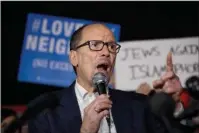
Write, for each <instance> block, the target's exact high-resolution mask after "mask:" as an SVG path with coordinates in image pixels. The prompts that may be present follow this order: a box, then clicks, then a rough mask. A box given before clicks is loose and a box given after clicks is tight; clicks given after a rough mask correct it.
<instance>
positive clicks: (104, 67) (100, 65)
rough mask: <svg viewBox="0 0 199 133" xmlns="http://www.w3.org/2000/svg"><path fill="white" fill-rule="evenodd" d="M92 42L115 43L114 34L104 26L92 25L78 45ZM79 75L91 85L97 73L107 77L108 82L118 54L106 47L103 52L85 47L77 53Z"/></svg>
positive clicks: (83, 33)
mask: <svg viewBox="0 0 199 133" xmlns="http://www.w3.org/2000/svg"><path fill="white" fill-rule="evenodd" d="M90 40H100V41H103V42H113V41H114V42H115V38H114V36H113V33H112V32H111V31H110V30H109V29H107V28H106V27H104V26H103V25H91V26H88V27H86V28H85V29H84V30H83V32H82V38H81V41H80V43H79V44H78V45H81V44H83V43H85V42H87V41H90ZM76 56H77V75H78V76H80V77H81V78H84V79H86V80H87V81H88V82H89V83H91V81H92V77H93V75H94V74H95V73H97V72H102V73H104V74H105V75H106V76H107V79H108V81H109V80H110V77H111V75H112V71H113V68H114V65H115V59H116V53H111V52H109V50H108V47H107V46H106V45H104V47H103V49H102V50H101V51H92V50H90V49H89V46H88V45H86V46H83V47H81V48H79V49H78V50H77V51H76Z"/></svg>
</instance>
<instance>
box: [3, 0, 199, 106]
mask: <svg viewBox="0 0 199 133" xmlns="http://www.w3.org/2000/svg"><path fill="white" fill-rule="evenodd" d="M30 12H32V13H42V14H48V15H54V16H61V17H69V18H75V19H86V20H94V21H102V22H110V23H115V24H120V25H121V35H120V41H127V40H143V39H159V38H174V37H175V38H176V37H190V36H199V3H198V2H192V3H188V2H147V3H146V2H145V3H144V2H126V3H124V2H123V3H120V2H34V3H33V2H1V28H2V30H1V35H2V36H1V39H2V42H1V50H2V51H1V52H2V56H1V57H2V63H1V64H2V66H1V72H2V76H1V79H2V81H1V85H2V86H1V90H2V93H1V94H2V105H11V104H26V103H28V102H29V101H30V100H32V99H34V98H35V97H36V96H38V95H39V94H41V93H44V92H47V91H52V90H56V89H63V88H58V87H53V86H47V85H38V84H31V83H22V82H18V81H17V73H18V67H19V60H20V53H21V49H22V44H23V38H24V31H25V23H26V16H27V14H28V13H30Z"/></svg>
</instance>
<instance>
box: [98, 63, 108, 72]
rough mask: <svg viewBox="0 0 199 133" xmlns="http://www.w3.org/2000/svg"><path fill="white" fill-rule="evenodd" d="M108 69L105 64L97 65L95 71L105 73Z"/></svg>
mask: <svg viewBox="0 0 199 133" xmlns="http://www.w3.org/2000/svg"><path fill="white" fill-rule="evenodd" d="M108 68H109V65H108V64H107V63H101V64H98V65H97V69H98V70H103V71H107V70H108Z"/></svg>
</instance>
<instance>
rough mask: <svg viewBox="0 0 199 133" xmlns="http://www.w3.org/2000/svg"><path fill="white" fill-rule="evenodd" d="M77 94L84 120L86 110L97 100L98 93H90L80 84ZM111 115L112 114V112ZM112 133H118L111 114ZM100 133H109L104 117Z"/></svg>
mask: <svg viewBox="0 0 199 133" xmlns="http://www.w3.org/2000/svg"><path fill="white" fill-rule="evenodd" d="M75 94H76V97H77V100H78V104H79V108H80V112H81V118H82V120H83V117H84V108H85V107H87V106H88V105H89V104H90V103H91V102H92V101H93V100H95V98H96V96H97V95H98V93H97V92H96V93H88V91H87V90H86V89H84V88H83V87H82V86H81V85H80V84H78V83H77V81H76V84H75ZM110 113H111V112H110ZM110 127H111V133H117V132H116V129H115V125H114V122H113V118H112V114H111V126H110ZM98 133H109V127H108V124H107V121H106V118H105V117H104V118H103V119H102V121H101V123H100V128H99V131H98Z"/></svg>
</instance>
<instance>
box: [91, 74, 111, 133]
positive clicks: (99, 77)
mask: <svg viewBox="0 0 199 133" xmlns="http://www.w3.org/2000/svg"><path fill="white" fill-rule="evenodd" d="M92 82H93V86H94V87H95V88H96V89H97V91H98V93H99V95H101V94H108V90H107V85H108V80H107V77H106V76H105V75H104V74H103V73H101V72H98V73H96V74H95V75H94V76H93V79H92ZM106 120H107V123H108V126H109V131H110V125H111V119H110V113H109V114H108V116H107V117H106Z"/></svg>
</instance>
